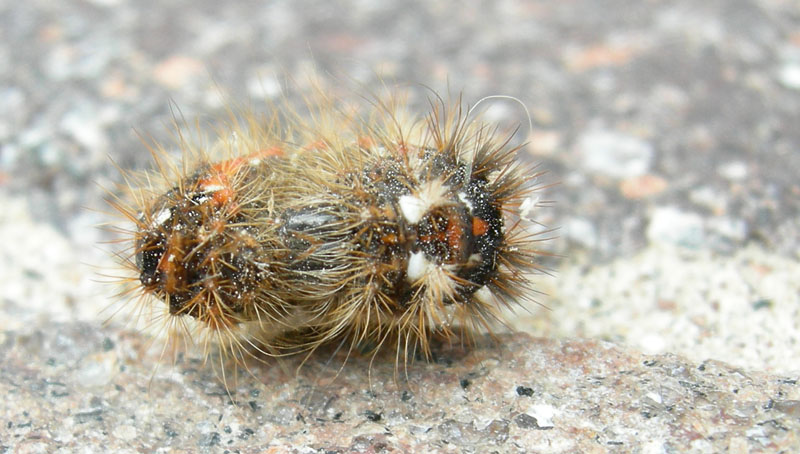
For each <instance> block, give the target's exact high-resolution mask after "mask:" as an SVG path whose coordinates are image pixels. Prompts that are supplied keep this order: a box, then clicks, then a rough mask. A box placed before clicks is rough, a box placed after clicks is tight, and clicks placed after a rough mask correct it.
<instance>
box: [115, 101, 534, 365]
mask: <svg viewBox="0 0 800 454" xmlns="http://www.w3.org/2000/svg"><path fill="white" fill-rule="evenodd" d="M319 98H320V100H318V101H316V103H312V104H310V107H309V112H308V113H307V114H306V115H302V114H299V113H292V112H290V113H288V114H287V113H286V112H283V113H276V114H275V115H274V116H272V117H269V118H265V119H256V117H255V116H253V115H248V116H246V117H245V120H244V121H233V122H231V125H230V131H227V132H224V133H221V134H219V137H218V138H217V139H216V140H215V142H214V143H213V145H211V146H210V147H203V146H197V145H193V144H190V143H189V141H188V140H181V141H180V145H181V148H182V149H183V152H184V153H183V154H184V156H183V162H182V163H181V164H176V163H171V162H167V158H166V157H165V156H164V153H163V152H162V151H163V149H161V148H159V147H156V148H155V149H154V156H155V157H156V161H157V163H158V167H159V169H158V171H157V172H153V173H150V174H146V175H143V176H139V177H136V176H134V175H130V174H129V175H127V180H128V183H129V187H130V197H129V199H130V200H132V201H133V202H130V203H125V202H122V201H120V200H118V201H116V202H112V203H113V204H114V205H115V206H116V207H117V209H118V210H120V211H121V212H122V213H123V214H124V216H125V217H127V218H128V219H129V220H130V221H131V222H132V223H133V224H134V228H133V229H131V230H130V232H129V234H128V239H127V240H126V241H127V242H128V243H129V249H128V251H127V252H126V253H125V254H124V260H123V261H124V263H125V265H126V267H127V268H129V269H131V270H132V271H133V274H135V277H132V278H130V279H129V283H131V284H133V286H132V291H133V292H136V293H137V294H138V295H139V301H141V302H142V305H143V306H149V305H151V304H156V305H158V306H159V307H162V308H164V309H165V311H166V313H165V314H164V319H165V320H167V323H168V324H172V325H174V326H178V327H180V329H179V330H178V331H180V332H184V333H185V334H188V335H190V336H192V335H194V332H193V330H192V329H190V328H188V326H189V324H188V323H187V322H188V321H190V320H191V321H192V324H193V325H194V327H195V328H194V329H197V330H199V332H200V333H201V334H202V335H203V336H204V338H205V339H207V340H208V339H211V340H215V341H216V342H214V343H215V344H218V345H219V346H220V348H221V350H222V352H223V353H225V354H226V355H228V354H230V356H233V357H234V358H237V359H241V358H243V357H244V356H245V355H252V354H254V353H258V352H260V353H262V354H266V355H270V356H278V355H283V354H288V353H293V352H296V351H303V350H305V351H313V350H315V349H316V348H318V347H319V346H322V345H325V344H331V343H334V344H339V345H340V346H345V347H346V348H349V349H350V350H354V349H359V350H363V349H364V348H367V349H371V350H373V351H378V350H379V349H381V347H383V346H389V345H390V346H392V347H393V348H395V349H396V355H397V359H398V361H400V360H401V359H402V360H406V359H408V358H409V357H411V356H414V355H418V354H421V355H422V356H424V357H429V355H430V353H431V351H430V340H431V339H432V337H433V336H444V337H447V338H458V339H462V340H467V341H469V340H470V336H471V334H472V333H474V332H476V331H479V330H482V329H484V328H486V329H491V327H492V326H494V325H495V324H496V322H498V321H501V316H500V312H501V309H503V308H504V307H506V306H511V305H512V304H514V303H517V302H520V301H524V300H527V299H529V298H530V297H531V295H532V294H533V289H532V288H531V284H530V281H529V274H530V273H531V272H534V271H537V270H538V269H539V264H538V261H537V257H538V256H539V255H540V254H542V253H543V252H542V251H540V250H539V249H538V248H537V247H536V244H537V242H538V241H539V240H540V239H541V238H540V237H539V234H535V233H534V234H531V233H528V230H527V229H526V228H525V227H524V224H525V222H526V221H525V220H523V219H521V217H520V214H519V211H520V207H521V205H524V204H527V205H530V203H531V200H533V199H532V197H530V196H531V194H532V193H533V192H534V191H535V190H536V189H537V187H536V186H534V185H532V184H530V182H531V181H533V180H534V179H535V177H537V176H538V175H539V173H538V172H537V171H536V170H535V169H534V168H533V167H532V166H527V165H524V164H521V163H520V162H519V161H518V160H517V157H516V153H517V151H518V147H516V146H512V145H510V144H509V139H510V137H511V135H506V136H503V137H499V136H498V134H497V133H496V129H497V128H496V127H494V126H492V125H490V124H488V123H486V122H484V121H483V120H481V119H480V117H476V116H474V115H473V114H472V113H471V112H470V111H467V109H465V108H463V107H462V105H461V103H460V100H459V101H457V102H456V103H454V104H452V105H450V104H448V103H447V102H445V101H443V100H441V98H436V100H434V101H432V102H431V103H430V106H431V109H430V111H429V112H428V114H427V115H426V116H424V117H418V118H414V117H413V116H410V117H409V116H408V115H404V113H403V112H404V110H403V109H402V108H401V107H400V103H398V102H396V101H394V100H393V101H392V102H388V103H383V102H380V101H376V102H374V103H372V104H371V107H372V112H370V113H368V114H366V115H363V114H360V113H358V112H354V111H348V110H346V109H345V108H343V107H341V106H340V105H339V104H337V102H336V101H333V100H331V99H330V98H327V97H325V96H324V95H319ZM395 100H396V98H395ZM406 117H409V118H408V119H406ZM204 344H205V345H207V346H208V345H209V343H208V342H207V341H206V342H204ZM206 351H208V350H206Z"/></svg>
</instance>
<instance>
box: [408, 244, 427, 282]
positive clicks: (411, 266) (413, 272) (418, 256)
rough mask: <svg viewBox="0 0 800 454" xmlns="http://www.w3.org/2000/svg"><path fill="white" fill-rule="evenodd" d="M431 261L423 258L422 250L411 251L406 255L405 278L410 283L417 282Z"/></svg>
mask: <svg viewBox="0 0 800 454" xmlns="http://www.w3.org/2000/svg"><path fill="white" fill-rule="evenodd" d="M430 264H431V262H429V261H428V259H427V258H425V253H424V252H422V251H419V252H412V253H411V254H409V256H408V266H407V267H406V280H407V281H408V282H410V283H412V284H413V283H414V282H417V281H418V280H420V279H421V278H422V277H423V276H425V274H426V273H427V272H428V267H429V266H430Z"/></svg>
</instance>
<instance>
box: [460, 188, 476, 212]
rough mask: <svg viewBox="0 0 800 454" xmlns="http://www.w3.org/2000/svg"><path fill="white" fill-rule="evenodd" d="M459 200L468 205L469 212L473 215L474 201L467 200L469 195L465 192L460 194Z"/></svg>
mask: <svg viewBox="0 0 800 454" xmlns="http://www.w3.org/2000/svg"><path fill="white" fill-rule="evenodd" d="M458 200H460V201H461V202H462V203H463V204H464V205H466V207H467V209H468V210H469V212H470V214H472V209H473V208H474V207H473V205H472V201H471V200H470V199H468V198H467V194H465V193H463V192H459V193H458Z"/></svg>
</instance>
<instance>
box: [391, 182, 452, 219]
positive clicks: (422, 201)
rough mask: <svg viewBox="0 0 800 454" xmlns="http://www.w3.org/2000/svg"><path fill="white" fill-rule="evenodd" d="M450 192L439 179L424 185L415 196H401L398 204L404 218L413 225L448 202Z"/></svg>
mask: <svg viewBox="0 0 800 454" xmlns="http://www.w3.org/2000/svg"><path fill="white" fill-rule="evenodd" d="M449 190H450V189H449V188H448V187H447V186H445V185H444V182H443V181H442V180H441V179H438V178H437V179H435V180H431V181H427V182H425V183H423V184H422V185H421V186H420V188H419V190H418V191H417V192H416V194H415V195H408V194H406V195H403V196H400V199H399V200H398V203H399V204H400V210H401V211H402V212H403V217H405V218H406V220H407V221H408V222H410V223H412V224H416V223H418V222H419V221H420V219H422V217H423V216H425V213H427V212H428V211H430V209H431V208H433V207H435V206H437V205H441V204H443V203H445V202H446V201H447V193H448V191H449Z"/></svg>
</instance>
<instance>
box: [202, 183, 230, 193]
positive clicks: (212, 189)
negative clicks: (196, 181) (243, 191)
mask: <svg viewBox="0 0 800 454" xmlns="http://www.w3.org/2000/svg"><path fill="white" fill-rule="evenodd" d="M223 189H225V186H223V185H221V184H209V185H206V186H203V192H205V193H206V194H208V193H211V192H217V191H221V190H223Z"/></svg>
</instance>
